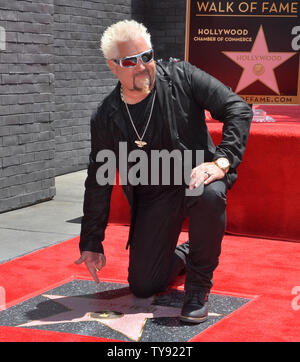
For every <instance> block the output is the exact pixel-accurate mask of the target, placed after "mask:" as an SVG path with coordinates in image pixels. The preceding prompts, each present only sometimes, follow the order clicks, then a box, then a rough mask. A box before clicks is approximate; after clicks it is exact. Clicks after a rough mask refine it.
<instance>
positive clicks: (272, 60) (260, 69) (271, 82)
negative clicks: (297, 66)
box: [222, 26, 297, 94]
mask: <svg viewBox="0 0 300 362" xmlns="http://www.w3.org/2000/svg"><path fill="white" fill-rule="evenodd" d="M222 53H223V54H225V55H226V56H227V57H228V58H230V59H231V60H233V61H234V62H235V63H237V64H238V65H240V66H241V67H242V68H243V69H244V70H243V73H242V76H241V78H240V80H239V83H238V85H237V88H236V90H235V92H236V93H238V92H239V91H241V90H243V89H244V88H246V87H248V86H249V85H250V84H252V83H254V82H255V81H257V80H259V81H260V82H261V83H263V84H264V85H265V86H267V87H268V88H270V89H271V90H272V91H274V92H275V93H277V94H280V92H279V88H278V84H277V80H276V76H275V73H274V69H275V68H276V67H278V66H279V65H281V64H282V63H284V62H285V61H287V60H288V59H289V58H291V57H292V56H294V55H295V54H297V53H296V52H269V49H268V45H267V42H266V37H265V33H264V30H263V27H262V26H261V27H260V28H259V31H258V33H257V36H256V39H255V41H254V44H253V47H252V49H251V51H250V52H231V51H230V52H227V51H226V52H222Z"/></svg>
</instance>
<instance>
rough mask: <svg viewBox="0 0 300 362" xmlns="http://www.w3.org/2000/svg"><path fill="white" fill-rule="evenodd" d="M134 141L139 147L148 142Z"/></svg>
mask: <svg viewBox="0 0 300 362" xmlns="http://www.w3.org/2000/svg"><path fill="white" fill-rule="evenodd" d="M134 143H136V144H137V146H138V147H139V148H142V147H144V146H145V145H146V144H147V142H145V141H134Z"/></svg>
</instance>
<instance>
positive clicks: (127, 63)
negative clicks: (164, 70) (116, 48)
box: [114, 49, 154, 68]
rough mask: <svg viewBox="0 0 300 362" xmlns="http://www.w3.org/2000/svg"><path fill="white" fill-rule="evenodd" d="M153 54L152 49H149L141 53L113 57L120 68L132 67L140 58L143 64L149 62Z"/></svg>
mask: <svg viewBox="0 0 300 362" xmlns="http://www.w3.org/2000/svg"><path fill="white" fill-rule="evenodd" d="M153 55H154V52H153V49H150V50H147V51H145V52H143V53H140V54H136V55H132V56H130V57H125V58H120V59H114V62H115V63H116V64H119V66H120V67H122V68H133V67H135V66H136V65H137V63H138V62H139V60H140V59H142V62H143V63H144V64H147V63H149V62H151V61H152V60H153Z"/></svg>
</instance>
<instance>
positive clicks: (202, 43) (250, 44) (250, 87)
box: [185, 0, 300, 104]
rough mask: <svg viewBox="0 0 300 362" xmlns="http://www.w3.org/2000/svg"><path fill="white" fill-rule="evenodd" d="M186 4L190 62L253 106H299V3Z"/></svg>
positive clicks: (289, 0)
mask: <svg viewBox="0 0 300 362" xmlns="http://www.w3.org/2000/svg"><path fill="white" fill-rule="evenodd" d="M187 1H188V3H187V19H186V49H185V60H187V61H189V62H190V63H191V64H193V65H195V66H197V67H199V68H201V69H202V70H204V71H206V72H207V73H209V74H211V75H213V76H214V77H216V78H217V79H219V80H220V81H221V82H223V83H224V84H226V85H228V86H229V87H231V88H232V90H233V91H234V92H236V93H237V94H239V95H240V96H241V97H242V98H243V99H244V100H245V101H246V102H247V103H249V104H299V103H300V72H299V50H300V21H299V11H300V1H299V2H298V1H292V0H281V1H280V0H279V1H252V0H245V1H224V0H223V1H222V0H221V1H211V0H208V1H201V0H199V1H196V0H187Z"/></svg>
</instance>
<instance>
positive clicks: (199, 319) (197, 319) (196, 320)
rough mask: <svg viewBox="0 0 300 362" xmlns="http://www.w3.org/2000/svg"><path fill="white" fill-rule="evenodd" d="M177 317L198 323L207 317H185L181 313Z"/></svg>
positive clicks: (183, 320)
mask: <svg viewBox="0 0 300 362" xmlns="http://www.w3.org/2000/svg"><path fill="white" fill-rule="evenodd" d="M179 319H180V320H181V322H188V323H193V324H199V323H203V322H205V321H206V320H207V319H208V316H205V317H200V318H193V317H185V316H183V315H181V316H179Z"/></svg>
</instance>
